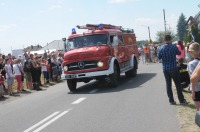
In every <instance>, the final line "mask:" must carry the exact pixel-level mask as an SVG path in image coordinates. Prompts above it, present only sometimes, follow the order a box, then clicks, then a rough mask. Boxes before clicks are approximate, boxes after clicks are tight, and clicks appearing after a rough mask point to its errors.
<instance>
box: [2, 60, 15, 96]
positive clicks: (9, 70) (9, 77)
mask: <svg viewBox="0 0 200 132" xmlns="http://www.w3.org/2000/svg"><path fill="white" fill-rule="evenodd" d="M10 63H11V61H10V60H9V59H6V64H5V67H4V69H5V71H6V82H7V85H8V94H9V95H10V96H13V92H12V85H13V83H14V74H13V71H12V67H11V65H10Z"/></svg>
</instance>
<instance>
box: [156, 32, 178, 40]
mask: <svg viewBox="0 0 200 132" xmlns="http://www.w3.org/2000/svg"><path fill="white" fill-rule="evenodd" d="M166 34H168V35H171V37H172V41H176V40H177V38H176V35H175V34H174V32H173V31H171V30H167V31H166ZM164 37H165V31H158V32H157V33H156V41H158V42H164Z"/></svg>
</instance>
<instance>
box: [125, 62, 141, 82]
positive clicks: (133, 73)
mask: <svg viewBox="0 0 200 132" xmlns="http://www.w3.org/2000/svg"><path fill="white" fill-rule="evenodd" d="M135 62H136V63H134V67H133V69H131V70H129V71H127V72H125V75H126V77H128V78H130V77H135V76H136V75H137V65H138V64H137V61H136V60H135Z"/></svg>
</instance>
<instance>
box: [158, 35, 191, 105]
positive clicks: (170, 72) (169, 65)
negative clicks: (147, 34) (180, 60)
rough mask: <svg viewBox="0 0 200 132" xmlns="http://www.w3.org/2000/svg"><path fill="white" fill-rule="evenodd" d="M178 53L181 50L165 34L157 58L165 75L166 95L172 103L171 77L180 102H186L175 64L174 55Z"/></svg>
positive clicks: (173, 102)
mask: <svg viewBox="0 0 200 132" xmlns="http://www.w3.org/2000/svg"><path fill="white" fill-rule="evenodd" d="M180 54H181V52H180V51H179V50H178V48H177V46H176V45H173V44H172V42H171V36H170V35H165V44H164V45H163V46H162V47H161V48H160V50H159V51H158V59H162V65H163V73H164V76H165V80H166V87H167V95H168V97H169V102H170V104H172V105H175V104H176V102H175V101H174V97H173V92H172V79H173V81H174V83H175V85H176V91H177V94H178V99H179V102H180V104H187V102H186V100H185V99H184V96H183V93H182V88H181V83H180V74H179V72H178V70H177V65H176V64H177V63H176V55H180Z"/></svg>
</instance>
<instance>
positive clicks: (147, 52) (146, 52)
mask: <svg viewBox="0 0 200 132" xmlns="http://www.w3.org/2000/svg"><path fill="white" fill-rule="evenodd" d="M143 51H144V55H145V63H146V64H148V63H150V48H149V46H148V45H145V46H144V48H143Z"/></svg>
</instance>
